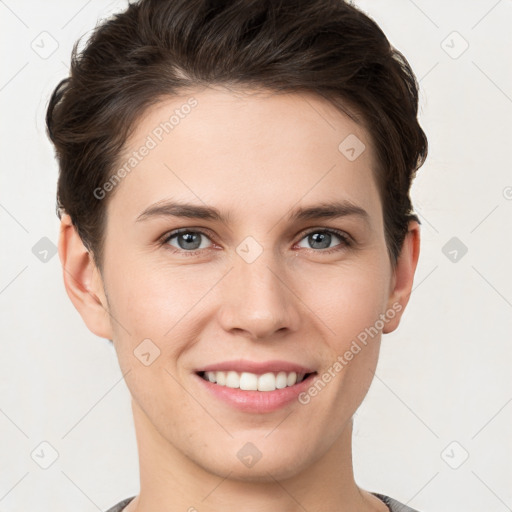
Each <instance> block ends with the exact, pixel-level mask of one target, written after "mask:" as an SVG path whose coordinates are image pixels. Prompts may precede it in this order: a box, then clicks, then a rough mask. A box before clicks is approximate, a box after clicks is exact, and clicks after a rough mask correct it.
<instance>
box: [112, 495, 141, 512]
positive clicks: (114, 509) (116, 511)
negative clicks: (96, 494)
mask: <svg viewBox="0 0 512 512" xmlns="http://www.w3.org/2000/svg"><path fill="white" fill-rule="evenodd" d="M134 498H135V496H132V497H131V498H126V499H125V500H123V501H120V502H119V503H118V504H117V505H114V506H113V507H112V508H109V509H108V510H107V512H121V511H122V510H123V508H125V507H126V506H127V505H128V503H130V501H132V500H133V499H134Z"/></svg>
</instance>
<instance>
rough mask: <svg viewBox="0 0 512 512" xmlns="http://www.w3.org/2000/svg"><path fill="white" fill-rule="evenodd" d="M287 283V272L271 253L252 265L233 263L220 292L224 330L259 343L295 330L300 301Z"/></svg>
mask: <svg viewBox="0 0 512 512" xmlns="http://www.w3.org/2000/svg"><path fill="white" fill-rule="evenodd" d="M290 281H291V276H290V271H289V270H288V272H287V271H286V269H285V268H282V266H280V265H278V264H277V263H276V261H275V260H274V259H273V258H272V257H271V255H270V251H264V252H263V253H262V254H261V255H260V256H259V257H258V259H257V260H256V261H253V262H252V263H247V262H246V261H244V260H243V259H241V258H240V259H238V260H235V264H234V268H233V269H232V270H231V272H230V273H229V275H228V276H227V278H226V279H224V280H223V281H222V290H220V293H221V294H222V297H223V299H222V306H221V308H220V312H219V318H220V323H221V325H222V327H223V329H225V330H226V331H227V332H234V333H238V334H240V333H243V334H244V335H245V336H246V337H248V338H251V339H259V340H264V339H270V338H272V337H273V336H274V337H275V336H276V335H277V333H280V335H283V334H284V333H285V332H286V331H290V332H293V331H296V330H298V329H299V323H300V321H301V315H300V311H299V305H300V300H299V299H298V298H297V296H296V293H295V292H294V291H293V286H292V283H291V282H290Z"/></svg>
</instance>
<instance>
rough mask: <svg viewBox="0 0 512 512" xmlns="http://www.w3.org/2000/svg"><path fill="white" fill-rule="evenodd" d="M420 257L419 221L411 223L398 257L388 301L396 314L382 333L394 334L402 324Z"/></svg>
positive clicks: (391, 309) (389, 309)
mask: <svg viewBox="0 0 512 512" xmlns="http://www.w3.org/2000/svg"><path fill="white" fill-rule="evenodd" d="M419 255H420V225H419V224H418V222H417V221H415V220H414V221H410V222H409V228H408V231H407V234H406V236H405V240H404V243H403V245H402V250H401V251H400V255H399V256H398V260H397V264H396V267H395V269H394V272H393V278H392V280H391V289H390V295H389V299H388V311H394V312H395V313H396V314H395V315H394V317H393V318H391V319H390V320H389V321H388V322H387V323H386V325H385V327H384V328H383V330H382V332H383V333H384V334H387V333H389V332H393V331H394V330H395V329H396V328H397V327H398V324H399V323H400V318H401V317H402V315H403V312H404V310H405V307H406V306H407V303H408V302H409V297H410V296H411V291H412V284H413V281H414V273H415V272H416V266H417V264H418V258H419Z"/></svg>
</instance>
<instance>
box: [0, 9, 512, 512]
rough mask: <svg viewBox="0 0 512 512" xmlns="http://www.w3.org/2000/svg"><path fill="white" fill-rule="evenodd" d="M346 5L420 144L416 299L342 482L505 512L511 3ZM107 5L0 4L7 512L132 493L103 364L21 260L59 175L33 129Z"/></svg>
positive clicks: (115, 369)
mask: <svg viewBox="0 0 512 512" xmlns="http://www.w3.org/2000/svg"><path fill="white" fill-rule="evenodd" d="M355 3H356V4H357V5H359V6H360V7H361V8H362V9H363V10H364V11H365V12H367V13H368V14H369V15H371V16H372V17H373V18H374V19H375V20H376V21H377V22H378V23H379V25H380V26H381V27H382V29H383V30H384V32H385V33H386V34H387V36H388V38H389V39H390V41H391V43H392V44H393V45H394V46H396V47H397V48H398V49H399V50H401V51H402V52H403V53H404V54H405V55H406V57H407V58H408V60H409V62H410V64H411V66H412V68H413V70H414V71H415V73H416V75H417V77H418V79H419V80H420V85H421V99H420V122H421V124H422V126H423V127H424V130H425V131H426V133H427V136H428V139H429V144H430V152H429V157H428V160H427V163H426V164H425V165H424V166H423V167H422V168H421V169H420V171H419V173H418V177H417V180H416V181H415V184H414V186H413V192H412V195H413V201H414V204H415V206H416V209H417V212H418V213H419V214H420V218H421V220H422V222H423V225H422V237H423V239H422V252H421V257H420V262H419V268H418V271H417V277H416V280H415V289H414V292H413V295H412V297H411V302H410V304H409V306H408V309H407V311H406V313H405V315H404V318H403V322H402V324H401V326H400V328H399V330H398V331H396V332H395V333H393V334H390V335H387V336H384V338H383V343H382V349H381V358H380V361H379V365H378V368H377V372H376V377H375V380H374V382H373V384H372V387H371V388H370V391H369V394H368V396H367V398H366V399H365V401H364V402H363V405H362V406H361V408H360V409H359V411H358V413H357V415H356V420H355V430H354V464H355V474H356V480H357V482H358V484H359V485H360V486H362V487H363V488H365V489H368V490H372V491H376V492H382V493H384V494H388V495H390V496H392V497H394V498H396V499H398V500H400V501H402V502H404V503H408V504H409V506H412V507H414V508H417V509H419V510H420V511H421V512H448V511H450V512H453V511H457V512H458V511H462V510H464V511H465V512H477V511H478V512H481V511H483V510H485V511H486V512H505V511H507V510H512V485H511V482H512V436H511V435H510V432H511V420H512V384H511V380H512V379H511V372H510V364H511V362H512V343H511V336H510V333H511V327H512V321H511V319H512V314H511V313H512V277H511V273H510V270H509V269H510V262H511V261H512V250H511V248H512V243H511V241H510V240H511V233H512V200H511V199H512V188H511V187H512V172H511V161H512V159H511V157H510V148H511V145H512V127H511V124H512V123H511V121H512V66H511V63H512V44H511V43H512V41H511V39H512V35H511V34H512V31H511V26H512V1H511V0H501V1H496V0H478V1H472V2H467V1H466V2H463V1H461V0H458V1H451V2H443V1H441V0H431V1H429V2H427V1H426V0H416V1H414V2H413V1H412V0H385V1H379V2H376V1H373V2H372V1H369V0H367V1H363V0H361V1H358V2H355ZM124 6H125V2H111V3H108V2H106V1H103V2H102V1H100V0H89V1H88V2H87V1H85V0H73V1H67V2H63V1H62V2H58V1H55V0H53V1H45V2H35V1H31V2H30V1H26V0H25V1H18V2H15V1H14V0H5V1H1V2H0V24H1V31H0V52H1V59H2V60H1V62H2V73H1V75H0V109H1V112H2V116H1V134H0V140H1V143H2V151H1V152H0V169H1V171H0V176H1V178H0V179H1V187H0V191H1V192H0V194H1V195H0V225H1V228H2V229H1V247H2V251H0V314H1V333H2V341H1V347H2V352H1V356H2V357H0V372H1V376H2V377H1V379H0V439H1V441H0V461H1V463H0V510H2V511H6V512H21V511H27V510H40V511H52V512H53V511H55V510H75V511H83V512H93V511H96V510H106V509H108V508H109V507H110V506H112V505H113V504H114V503H117V502H118V501H120V500H121V499H123V498H125V497H128V496H132V495H135V494H137V493H138V490H139V487H138V459H137V451H136V443H135V433H134V429H133V423H132V417H131V409H130V399H129V398H130V397H129V393H128V390H127V388H126V386H125V384H124V381H123V380H122V375H121V372H120V369H119V366H118V364H117V359H116V356H115V352H114V350H113V348H111V346H110V345H109V343H108V341H107V340H104V339H102V338H98V337H97V336H95V335H94V334H92V333H91V332H89V331H88V330H87V328H86V327H85V325H84V324H83V322H82V320H81V318H80V316H79V314H78V313H77V311H76V310H75V309H74V307H73V305H72V304H71V302H70V300H69V299H68V297H67V295H66V293H65V290H64V287H63V282H62V275H61V267H60V262H59V258H58V255H54V256H53V257H51V258H49V259H48V261H47V262H45V263H43V262H41V261H40V260H39V259H38V258H37V257H36V256H35V255H34V254H33V252H32V248H33V247H34V246H35V245H36V243H38V242H39V241H40V239H41V238H43V237H47V238H48V239H50V240H51V241H52V242H53V243H54V244H57V241H58V226H59V222H58V219H57V216H56V215H55V189H56V180H57V164H56V161H55V160H54V157H53V149H52V147H51V145H50V143H49V141H48V139H47V138H46V135H45V124H44V116H45V111H46V107H47V103H48V100H49V97H50V94H51V92H52V90H53V88H54V87H55V86H56V85H57V83H58V81H59V80H60V79H62V78H64V77H65V76H66V75H67V70H68V62H69V56H70V52H71V47H72V44H73V42H74V41H75V40H76V39H78V37H79V36H81V35H83V34H86V33H90V31H91V29H92V28H93V27H94V26H95V24H96V22H97V20H98V18H100V17H104V16H106V15H109V14H110V13H111V12H114V11H116V10H122V9H123V8H124ZM44 31H46V32H48V33H49V34H51V37H52V38H53V39H55V41H56V42H57V43H58V49H57V50H56V51H55V52H54V53H53V54H52V55H50V56H49V57H48V58H42V57H41V56H39V55H38V54H37V53H36V52H35V51H34V50H33V49H32V47H31V45H32V44H34V45H36V44H39V45H40V46H41V45H42V43H41V42H40V41H41V37H46V38H47V39H46V40H45V41H46V42H45V48H47V49H48V48H50V47H51V41H50V39H48V36H47V35H43V36H41V35H40V34H41V33H42V32H44ZM454 31H456V32H457V33H458V35H457V34H453V32H454ZM33 41H35V43H33ZM464 41H466V42H467V44H469V47H468V48H467V50H466V51H464V52H463V53H462V54H460V55H459V53H460V52H461V51H462V50H463V49H464V45H465V44H466V43H465V42H464ZM41 51H42V50H41ZM455 57H456V58H455ZM452 237H457V238H458V239H459V240H460V241H461V242H462V243H463V244H464V245H465V246H466V247H467V248H468V252H467V253H466V254H465V255H464V256H462V257H458V260H457V261H455V262H453V261H451V260H450V259H449V258H448V257H447V256H445V254H444V253H443V252H442V249H443V247H444V246H445V244H446V243H447V242H448V241H449V240H450V239H451V238H452ZM446 252H447V251H446ZM458 254H459V256H460V254H461V253H460V251H459V253H458ZM43 441H46V442H48V443H50V444H51V446H53V447H54V449H55V450H56V451H57V452H58V458H57V460H56V461H55V462H54V463H53V464H52V465H51V466H50V467H49V468H48V469H42V468H41V467H40V466H39V465H38V464H37V463H36V462H35V460H34V459H36V460H37V456H36V455H34V459H33V458H32V457H31V453H32V452H33V450H34V449H36V454H37V453H39V454H42V453H44V454H45V455H44V456H42V455H40V461H42V462H43V463H44V460H43V459H45V457H46V459H47V461H49V460H50V459H49V457H51V451H50V449H49V448H48V447H47V446H46V447H45V445H43V447H40V446H39V445H40V443H41V442H43ZM453 442H455V444H453ZM447 447H448V449H446V448H447ZM41 450H42V451H41ZM466 452H467V454H468V455H469V457H468V458H467V460H466V461H465V462H463V463H462V461H463V460H464V457H465V456H466ZM461 463H462V464H461ZM460 464H461V465H460ZM450 465H451V466H453V467H455V466H459V465H460V467H458V469H454V468H453V467H450Z"/></svg>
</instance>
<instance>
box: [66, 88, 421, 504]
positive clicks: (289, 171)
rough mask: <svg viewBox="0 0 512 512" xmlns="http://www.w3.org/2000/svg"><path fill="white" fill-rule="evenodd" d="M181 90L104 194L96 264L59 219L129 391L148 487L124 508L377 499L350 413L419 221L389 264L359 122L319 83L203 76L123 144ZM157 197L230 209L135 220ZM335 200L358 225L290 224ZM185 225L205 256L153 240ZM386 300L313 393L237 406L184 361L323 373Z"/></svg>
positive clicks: (369, 371)
mask: <svg viewBox="0 0 512 512" xmlns="http://www.w3.org/2000/svg"><path fill="white" fill-rule="evenodd" d="M190 96H193V97H194V98H196V99H197V101H198V105H197V107H195V108H194V109H193V110H192V111H191V113H190V114H189V115H188V116H186V117H185V118H184V119H181V120H180V123H179V125H178V126H176V127H175V128H174V130H173V131H172V132H171V133H170V134H168V135H166V136H165V137H164V139H163V140H162V142H160V143H159V144H158V146H157V147H156V148H154V149H152V150H151V151H150V152H149V154H148V155H147V156H146V157H145V158H144V159H143V160H142V161H141V162H140V163H139V164H138V165H137V167H136V168H135V169H134V170H133V171H132V172H131V173H129V174H128V175H127V176H126V177H125V178H124V179H123V180H122V182H121V183H120V184H119V185H118V186H117V187H116V189H115V190H114V192H111V193H110V194H111V196H109V197H108V198H106V199H105V200H107V199H108V208H107V226H106V233H105V235H106V242H105V253H104V255H105V256H104V261H103V268H102V272H100V271H99V270H98V269H97V268H96V266H95V265H94V263H93V260H92V257H91V255H90V254H89V253H88V251H87V250H86V248H85V247H84V245H83V244H82V242H81V240H80V238H79V237H78V235H77V233H76V231H75V229H74V228H73V226H72V224H71V223H70V219H69V216H67V215H64V216H63V218H62V224H61V232H60V240H59V255H60V258H61V262H62V265H63V268H64V271H63V277H64V282H65V286H66V290H67V293H68V295H69V297H70V298H71V300H72V301H73V304H74V305H75V307H76V308H77V310H78V311H79V313H80V315H81V316H82V318H83V320H84V322H85V323H86V325H87V327H88V328H89V329H90V330H91V331H92V332H93V333H94V334H96V335H98V336H101V337H103V338H107V339H111V340H113V342H114V346H115V349H116V352H117V355H118V358H119V364H120V368H121V370H122V372H123V374H125V381H126V384H127V386H128V388H129V390H130V393H131V395H132V409H133V416H134V423H135V429H136V435H137V444H138V451H139V459H140V494H139V495H138V496H137V497H136V498H135V500H134V501H133V502H132V503H130V505H129V506H128V507H127V508H126V509H125V510H127V511H129V512H134V511H137V512H149V511H152V510H169V511H170V510H173V511H174V510H176V511H178V510H182V511H186V510H187V511H189V512H192V511H193V510H194V509H193V508H190V507H195V509H197V510H198V511H200V512H214V511H218V510H223V511H225V512H230V511H238V510H240V509H243V510H245V511H247V512H252V511H254V512H255V511H259V512H261V511H269V512H270V511H272V512H274V511H275V510H280V511H283V512H295V511H299V510H304V509H306V510H308V511H310V512H313V511H318V512H320V511H326V510H329V511H339V512H343V511H346V512H349V511H350V512H354V511H361V512H367V511H386V510H387V507H386V506H385V505H384V503H382V502H381V501H380V500H379V499H377V498H376V497H374V496H372V495H371V494H370V493H369V492H368V491H366V490H363V489H361V488H359V487H358V486H357V484H356V483H355V481H354V475H353V469H352V446H351V445H352V442H351V437H352V416H353V414H354V413H355V411H356V410H357V408H358V407H359V405H360V404H361V402H362V400H363V398H364V397H365V395H366V393H367V391H368V388H369V386H370V384H371V381H372V378H373V373H374V371H375V368H376V365H377V361H378V354H379V349H380V341H381V333H382V332H383V333H387V332H391V331H393V330H394V329H396V328H397V326H398V324H399V321H400V317H401V314H402V313H403V311H404V309H405V307H406V305H407V302H408V299H409V295H410V293H411V288H412V283H413V278H414V272H415V270H416V265H417V261H418V255H419V226H418V224H417V223H416V222H411V223H410V225H409V232H408V234H407V237H406V239H405V242H404V245H403V247H402V251H401V253H400V257H399V259H398V263H397V265H396V266H395V267H393V265H392V264H391V261H390V258H389V255H388V251H387V247H386V241H385V238H384V224H383V216H382V202H381V199H380V196H379V191H378V189H377V185H376V181H375V175H374V169H375V164H376V161H375V156H374V150H373V146H372V141H371V140H370V137H369V135H368V132H367V131H366V130H365V128H364V127H363V126H362V125H360V124H356V123H355V122H354V121H352V120H351V119H350V118H348V117H347V116H345V115H344V114H342V113H341V112H339V111H338V110H337V109H335V107H333V106H332V105H331V104H330V103H328V102H327V101H326V100H325V99H323V98H321V97H318V96H315V95H312V94H303V93H300V94H299V93H292V94H285V95H276V94H269V93H266V94H263V92H262V91H255V90H251V91H249V90H247V89H246V90H243V91H242V90H241V89H240V90H238V91H237V92H235V91H232V90H228V89H225V88H222V87H215V88H213V87H211V88H204V89H198V90H196V91H194V92H193V94H190V95H183V96H181V97H173V98H167V99H165V100H164V101H162V102H161V103H159V104H157V105H154V106H152V107H151V108H150V109H149V110H148V111H147V112H146V113H145V115H144V116H143V117H142V118H141V119H140V120H139V121H138V124H137V126H136V129H135V131H134V133H133V136H132V137H131V138H130V140H129V141H128V142H129V144H128V146H127V154H128V153H130V152H131V151H134V150H136V149H137V148H140V146H141V145H142V144H144V141H145V140H146V137H147V136H148V134H150V133H151V132H152V130H153V129H154V128H155V127H156V126H158V125H159V123H160V122H162V121H163V120H165V119H168V118H169V115H170V113H172V111H173V110H174V109H175V108H179V107H180V105H183V104H184V103H185V102H186V100H187V99H188V98H189V97H190ZM349 134H355V135H356V136H357V137H358V138H359V139H360V140H361V141H363V143H364V144H365V145H366V149H365V151H363V153H362V154H361V155H360V156H359V157H358V158H357V159H356V160H354V161H349V160H348V159H347V158H346V157H345V156H344V155H343V154H342V153H341V152H340V151H339V150H338V146H339V144H340V142H341V141H343V140H344V139H345V137H347V136H348V135H349ZM120 161H122V159H121V160H120ZM91 193H92V191H91ZM163 199H173V200H180V201H184V202H189V203H193V204H199V205H205V204H206V205H209V206H214V207H216V208H218V209H219V210H220V211H221V212H223V213H225V214H227V213H229V215H230V217H229V221H228V223H222V222H219V221H211V220H204V219H187V218H176V217H164V216H162V217H158V218H152V219H147V220H145V221H140V222H137V221H136V219H137V216H138V215H139V214H140V213H141V212H142V211H143V210H144V209H145V208H147V207H148V206H150V205H152V204H153V203H156V202H157V201H160V200H163ZM330 200H349V201H351V202H352V203H354V204H356V205H358V206H359V207H361V208H363V209H364V210H365V211H366V212H367V214H368V220H367V222H366V221H365V220H364V219H363V218H361V217H359V216H357V215H347V216H345V217H341V218H338V219H314V220H308V221H301V222H298V223H297V222H295V223H292V222H288V221H287V215H288V214H289V213H290V211H291V210H293V209H294V208H296V207H298V206H303V207H306V206H311V205H315V204H318V203H322V202H325V201H330ZM177 228H194V229H201V230H203V231H207V235H206V236H202V237H200V240H201V246H200V249H199V253H198V254H196V255H194V256H187V255H186V254H185V252H186V251H187V250H189V251H190V249H187V246H186V245H184V244H183V239H182V240H181V242H182V245H181V246H180V245H179V242H180V240H179V238H174V240H173V241H169V242H167V244H165V243H163V244H159V243H158V240H159V239H160V238H161V237H162V236H163V235H165V234H166V233H169V232H171V231H172V230H175V229H177ZM313 228H317V229H316V230H313V232H314V233H317V232H318V231H320V232H322V230H325V229H329V228H331V229H332V228H334V229H338V230H341V231H343V232H345V233H347V234H349V235H350V237H352V238H353V240H354V241H355V243H353V245H351V246H347V245H345V244H344V243H343V240H342V239H339V238H337V236H336V235H332V238H331V241H330V244H329V242H327V243H326V245H325V246H327V247H329V249H334V251H333V252H331V253H330V254H326V253H325V251H326V250H328V249H324V248H323V247H325V246H320V247H321V248H318V247H319V246H318V245H314V241H312V240H311V239H310V238H309V239H308V236H307V234H308V233H307V230H308V231H309V230H311V229H313ZM208 233H210V234H211V236H210V235H208ZM248 236H251V237H253V238H254V239H255V240H256V241H257V242H258V243H259V244H260V246H261V248H262V251H263V252H262V253H261V255H260V256H259V257H258V258H257V259H256V260H255V261H253V262H252V263H248V262H247V261H246V260H244V259H243V258H242V257H240V256H239V254H238V253H237V252H236V249H237V247H238V246H239V245H240V243H241V242H242V241H243V240H244V239H245V238H246V237H248ZM194 248H195V247H194ZM173 251H176V252H173ZM180 251H181V252H180ZM322 251H324V252H322ZM393 305H395V309H397V305H399V306H398V307H400V308H401V311H400V312H398V313H396V315H394V318H393V319H390V320H389V321H387V322H386V323H385V326H384V327H383V329H382V330H381V332H379V334H378V335H377V336H375V337H374V338H373V339H372V340H371V341H370V342H369V343H368V344H367V346H365V347H364V348H363V349H362V350H361V351H360V352H359V353H358V354H357V355H356V356H354V358H353V359H352V360H351V361H350V362H349V364H347V365H346V366H345V367H344V368H343V370H342V371H340V372H338V373H337V374H336V377H335V378H333V379H332V380H331V382H329V383H328V384H327V385H326V386H325V387H324V388H323V389H322V391H321V392H320V393H318V395H317V396H315V397H313V398H311V400H310V402H309V403H308V404H305V405H303V404H300V403H299V402H298V401H293V402H292V403H291V404H289V405H287V406H285V407H283V408H281V409H278V410H277V411H273V412H270V413H263V414H254V413H247V412H241V411H239V410H237V409H235V408H233V407H231V406H229V405H228V404H225V403H223V402H220V401H219V400H217V399H216V398H215V397H212V395H211V394H209V393H208V392H206V391H205V390H204V389H203V386H202V385H201V382H200V381H198V380H197V377H196V376H195V374H194V372H195V370H196V369H198V368H199V367H201V366H204V365H207V364H212V363H218V362H221V361H225V360H230V359H236V358H243V359H249V360H254V361H266V360H272V359H283V360H286V361H291V362H294V363H299V364H302V365H304V366H307V367H311V368H315V369H316V370H317V371H318V373H319V374H322V372H324V371H326V370H327V368H329V367H332V365H333V363H334V362H335V361H336V358H337V357H338V356H339V355H340V354H344V353H345V351H346V350H347V349H348V348H349V346H350V344H351V342H352V341H353V340H354V339H355V338H356V337H357V335H358V334H359V333H360V332H362V331H364V329H365V328H368V327H370V326H374V325H375V323H376V320H378V318H379V315H380V314H386V311H388V310H390V309H392V308H393ZM147 338H149V339H151V340H152V342H153V343H154V344H155V345H156V346H158V348H159V350H160V355H159V357H157V358H156V359H155V360H154V361H153V362H152V364H150V365H149V366H145V365H144V364H142V363H141V361H140V360H139V359H138V358H137V357H135V356H134V350H135V349H136V348H137V346H138V345H139V344H140V343H141V341H142V340H144V339H147ZM247 442H251V443H253V444H254V445H255V446H257V448H258V449H259V451H260V452H261V453H262V458H261V459H260V460H259V461H258V462H257V463H256V464H255V465H254V466H252V467H250V468H248V467H246V466H245V465H244V464H242V463H241V462H240V460H239V459H238V457H237V452H238V450H240V448H241V447H242V446H244V445H245V443H247Z"/></svg>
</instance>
